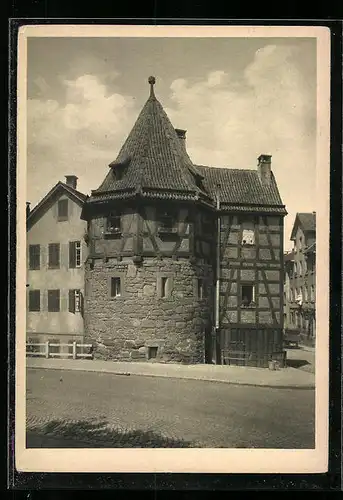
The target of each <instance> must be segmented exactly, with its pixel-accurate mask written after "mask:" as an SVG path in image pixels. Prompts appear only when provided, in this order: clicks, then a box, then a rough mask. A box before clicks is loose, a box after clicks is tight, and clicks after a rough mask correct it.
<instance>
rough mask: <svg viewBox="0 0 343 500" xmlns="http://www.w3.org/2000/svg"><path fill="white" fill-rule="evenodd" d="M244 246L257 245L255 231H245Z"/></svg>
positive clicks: (243, 235) (243, 236) (243, 234)
mask: <svg viewBox="0 0 343 500" xmlns="http://www.w3.org/2000/svg"><path fill="white" fill-rule="evenodd" d="M242 245H255V232H254V230H253V229H243V233H242Z"/></svg>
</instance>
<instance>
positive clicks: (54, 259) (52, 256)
mask: <svg viewBox="0 0 343 500" xmlns="http://www.w3.org/2000/svg"><path fill="white" fill-rule="evenodd" d="M59 267H60V244H59V243H49V269H59Z"/></svg>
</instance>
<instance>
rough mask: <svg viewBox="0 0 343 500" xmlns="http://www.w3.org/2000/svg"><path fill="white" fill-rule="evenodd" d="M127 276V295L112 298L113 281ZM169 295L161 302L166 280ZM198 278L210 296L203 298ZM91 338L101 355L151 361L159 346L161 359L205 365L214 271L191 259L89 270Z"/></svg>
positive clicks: (146, 261)
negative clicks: (152, 352)
mask: <svg viewBox="0 0 343 500" xmlns="http://www.w3.org/2000/svg"><path fill="white" fill-rule="evenodd" d="M116 276H120V277H121V284H122V295H121V297H115V298H113V297H111V296H110V291H109V288H110V285H109V283H110V278H111V277H116ZM162 277H168V278H169V282H168V283H169V284H168V287H169V288H168V295H169V296H167V297H165V298H159V289H160V287H161V284H160V283H161V278H162ZM198 278H202V279H203V280H204V285H205V290H204V297H203V298H199V297H198ZM85 281H86V283H85V285H86V293H85V335H86V341H91V342H93V344H94V345H95V350H94V354H95V357H100V358H105V359H116V360H120V359H126V360H135V359H139V360H145V359H148V357H149V353H150V352H151V351H150V348H155V350H156V348H157V360H159V361H166V362H182V361H186V360H188V362H193V363H194V362H195V363H196V362H200V363H201V362H203V361H204V344H205V339H204V332H205V328H208V327H209V326H210V324H211V319H210V314H211V311H212V310H213V307H212V301H213V286H212V284H213V276H212V268H211V266H209V265H206V264H197V265H194V264H191V263H190V262H189V260H188V259H179V260H174V259H172V258H163V259H156V258H151V259H144V260H143V262H142V263H141V264H140V265H135V264H134V263H133V262H132V260H131V259H127V260H125V259H123V260H121V261H117V260H116V259H112V260H111V259H110V260H109V261H108V262H104V260H102V259H97V260H95V261H94V264H93V266H90V265H89V264H88V265H87V266H86V271H85Z"/></svg>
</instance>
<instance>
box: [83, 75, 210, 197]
mask: <svg viewBox="0 0 343 500" xmlns="http://www.w3.org/2000/svg"><path fill="white" fill-rule="evenodd" d="M155 81H156V80H155V77H153V76H151V77H149V79H148V82H149V84H150V96H149V98H148V100H147V102H146V103H145V105H144V107H143V109H142V111H141V112H140V114H139V116H138V118H137V120H136V122H135V124H134V126H133V128H132V130H131V132H130V134H129V136H128V137H127V139H126V141H125V143H124V145H123V146H122V148H121V150H120V151H119V154H118V156H117V158H116V160H115V161H113V162H112V163H111V164H110V165H109V167H110V170H109V172H108V174H107V175H106V177H105V179H104V181H103V182H102V184H101V185H100V186H99V188H98V189H96V190H93V191H92V195H91V198H90V200H89V201H92V199H93V200H94V201H98V200H99V201H100V200H104V199H114V198H117V199H118V198H119V199H120V198H122V199H123V198H131V197H132V196H136V195H141V196H146V197H153V198H162V199H163V198H167V199H168V198H171V199H173V198H174V199H198V198H202V197H203V198H204V199H206V198H207V197H208V196H207V195H206V194H205V193H204V192H203V190H202V189H201V186H200V184H199V183H200V181H201V179H202V178H203V175H202V173H201V172H200V170H198V169H197V167H196V166H194V165H193V163H192V161H191V159H190V158H189V156H188V154H187V152H186V148H185V147H184V145H183V144H182V140H180V138H179V137H178V134H177V131H176V130H175V129H174V127H173V125H172V124H171V122H170V120H169V118H168V116H167V114H166V113H165V111H164V109H163V107H162V105H161V104H160V102H159V101H158V100H157V99H156V96H155V93H154V85H155Z"/></svg>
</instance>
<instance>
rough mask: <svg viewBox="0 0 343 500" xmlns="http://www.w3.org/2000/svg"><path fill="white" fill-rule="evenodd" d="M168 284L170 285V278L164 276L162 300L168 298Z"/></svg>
mask: <svg viewBox="0 0 343 500" xmlns="http://www.w3.org/2000/svg"><path fill="white" fill-rule="evenodd" d="M167 283H168V278H166V277H164V276H163V277H162V278H161V297H162V299H163V298H165V297H166V296H167Z"/></svg>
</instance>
